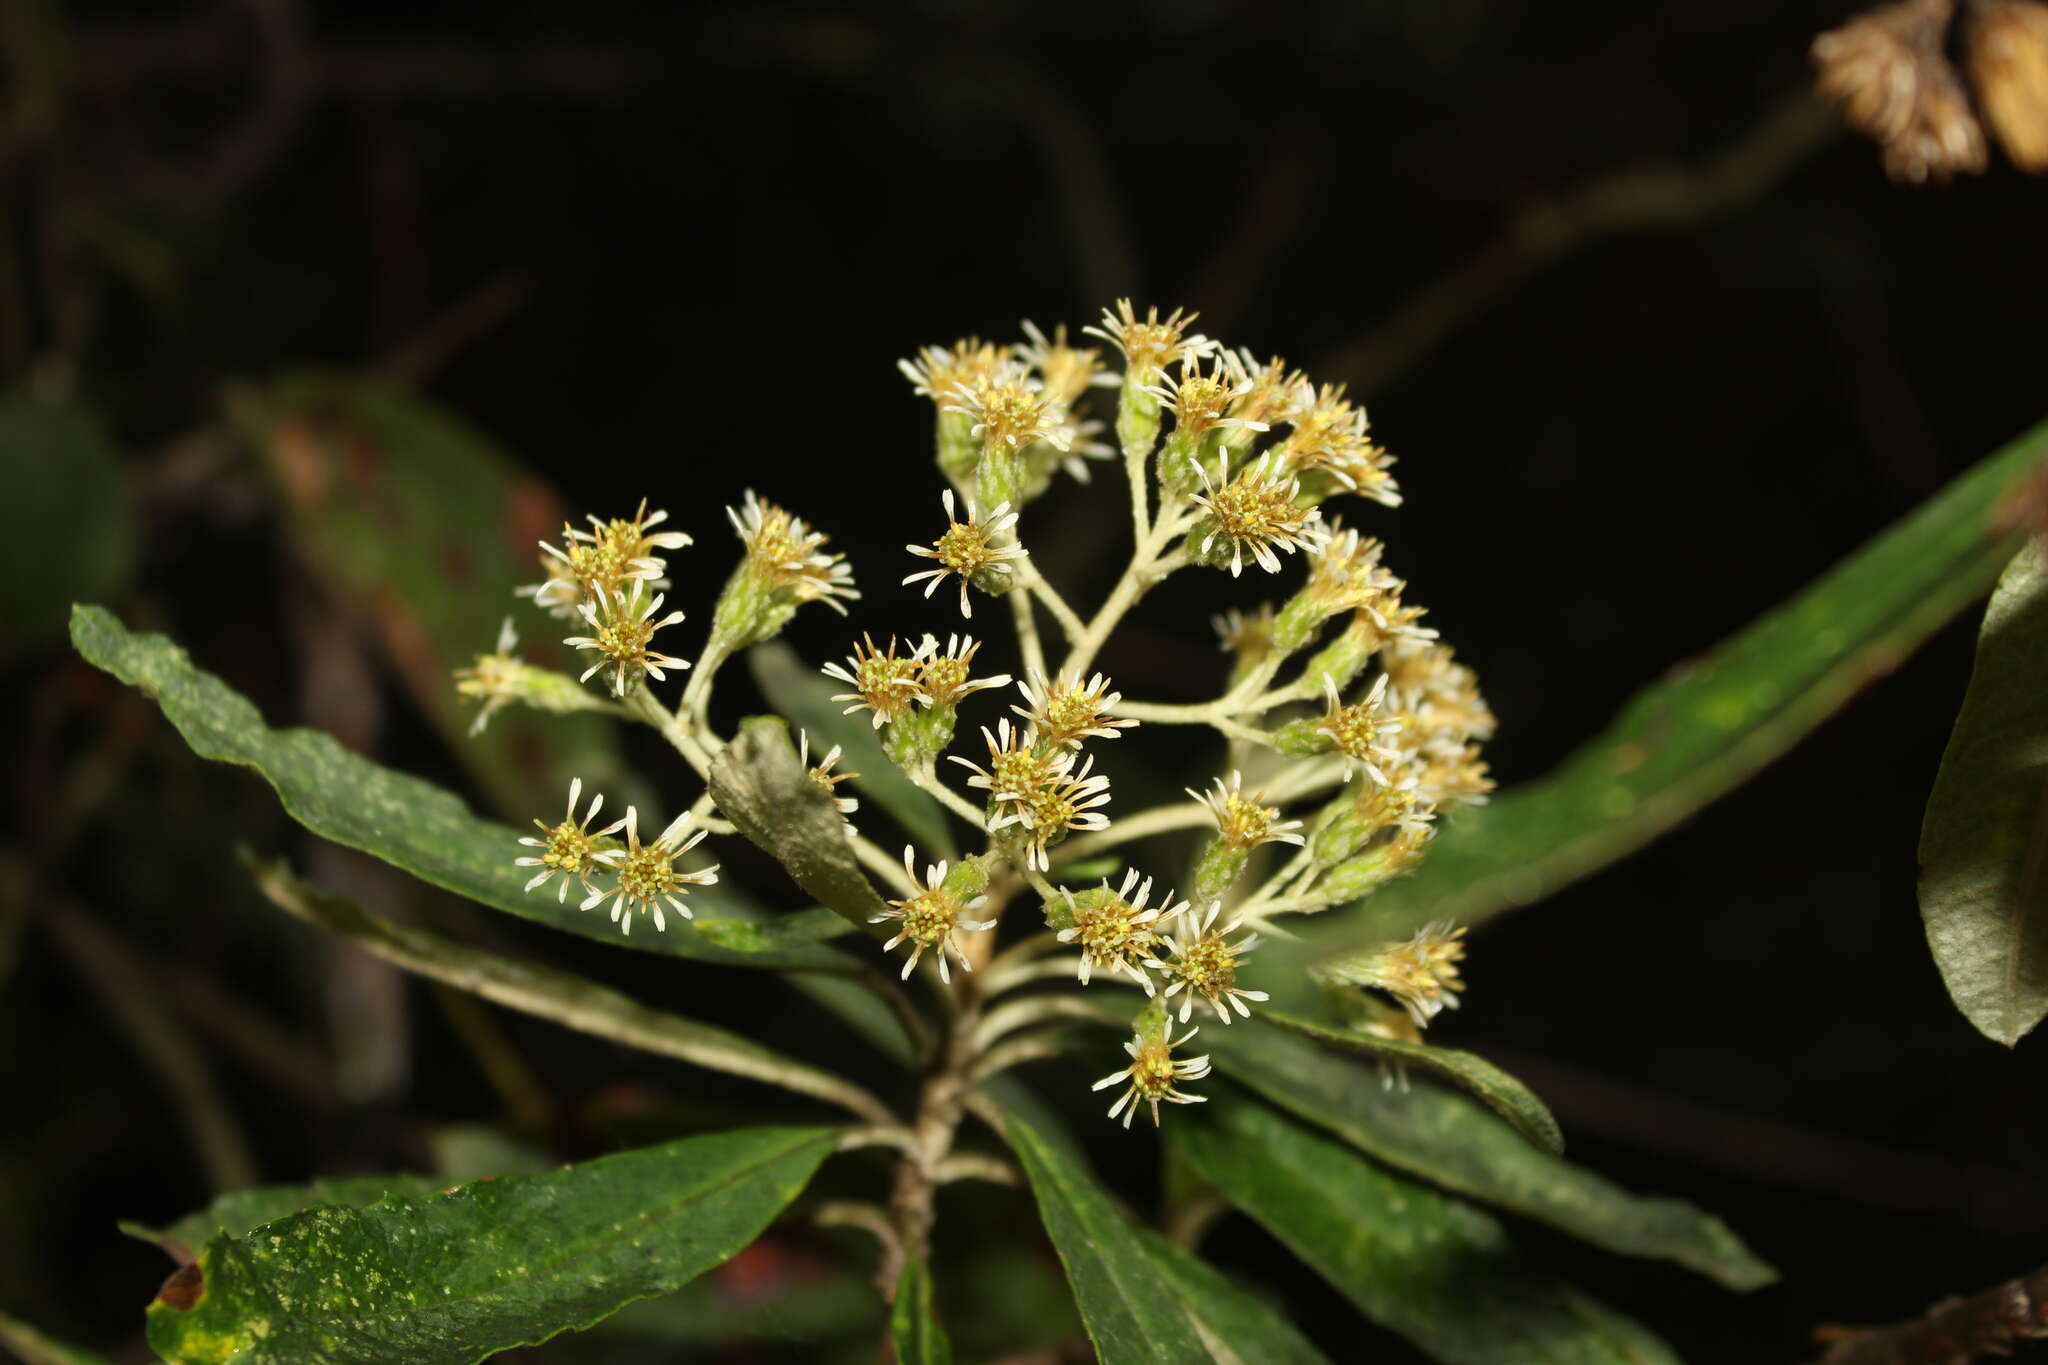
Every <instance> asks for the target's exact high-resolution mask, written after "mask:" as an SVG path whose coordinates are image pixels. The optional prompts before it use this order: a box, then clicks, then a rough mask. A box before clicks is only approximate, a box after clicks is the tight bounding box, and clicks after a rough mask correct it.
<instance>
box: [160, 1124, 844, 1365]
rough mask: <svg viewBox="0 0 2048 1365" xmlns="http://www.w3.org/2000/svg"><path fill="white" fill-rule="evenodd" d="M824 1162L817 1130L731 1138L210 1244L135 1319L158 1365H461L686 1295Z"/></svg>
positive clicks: (284, 1223)
mask: <svg viewBox="0 0 2048 1365" xmlns="http://www.w3.org/2000/svg"><path fill="white" fill-rule="evenodd" d="M831 1149H832V1134H831V1132H830V1131H829V1130H825V1129H816V1128H753V1129H743V1130H740V1131H737V1132H731V1133H719V1134H714V1135H711V1136H706V1137H694V1138H684V1139H682V1140H680V1141H677V1142H671V1143H667V1144H665V1145H663V1146H659V1147H649V1148H644V1149H642V1150H640V1151H635V1152H624V1153H621V1154H619V1155H617V1156H609V1157H601V1158H599V1159H598V1160H595V1161H590V1162H585V1163H584V1164H582V1165H580V1166H574V1167H570V1168H568V1169H565V1170H560V1171H553V1172H550V1173H548V1174H546V1175H527V1176H517V1175H515V1176H504V1177H501V1178H499V1179H495V1180H480V1181H476V1182H474V1183H472V1184H468V1185H460V1186H457V1187H456V1188H455V1189H453V1190H450V1191H448V1192H447V1193H445V1194H438V1195H433V1196H429V1197H425V1198H415V1197H408V1196H405V1195H397V1194H393V1195H387V1196H386V1197H384V1198H383V1199H380V1200H379V1201H378V1202H376V1203H374V1204H371V1205H368V1206H366V1207H362V1208H348V1207H340V1206H337V1207H325V1208H314V1209H310V1210H307V1211H306V1212H303V1213H298V1214H294V1215H292V1216H290V1217H288V1218H284V1219H282V1220H280V1221H277V1222H273V1223H268V1224H264V1225H262V1226H259V1227H257V1228H254V1229H252V1230H251V1231H250V1232H249V1233H247V1234H246V1235H244V1236H242V1237H233V1236H229V1235H227V1234H225V1233H222V1234H218V1235H216V1236H215V1237H214V1238H213V1240H211V1241H210V1242H208V1243H207V1245H206V1247H205V1249H204V1250H203V1251H201V1252H200V1254H199V1258H198V1259H197V1260H196V1261H194V1262H193V1263H192V1265H190V1266H188V1267H186V1269H185V1270H184V1271H182V1272H180V1274H179V1275H178V1276H175V1277H173V1279H172V1280H171V1281H170V1282H169V1283H167V1284H166V1286H165V1289H164V1292H163V1294H162V1295H160V1296H159V1297H158V1299H157V1301H156V1302H155V1303H153V1304H152V1305H150V1310H149V1340H150V1345H152V1346H153V1347H155V1348H156V1350H157V1351H158V1352H159V1353H160V1354H162V1355H163V1356H164V1358H165V1359H166V1360H168V1361H171V1362H173V1363H174V1365H215V1363H216V1362H219V1363H222V1365H224V1363H225V1362H228V1361H234V1362H237V1365H273V1362H275V1365H287V1363H289V1365H347V1363H352V1362H361V1365H388V1362H391V1361H398V1360H403V1361H406V1362H408V1365H469V1362H473V1361H478V1360H482V1359H484V1358H485V1357H487V1356H489V1355H491V1354H492V1353H494V1352H496V1351H500V1350H504V1349H506V1348H507V1347H511V1346H518V1345H529V1344H533V1343H536V1342H540V1341H545V1340H547V1339H548V1338H549V1337H551V1336H554V1335H555V1334H557V1333H558V1332H562V1331H566V1330H569V1329H571V1328H577V1327H587V1326H589V1325H590V1324H592V1323H594V1322H597V1321H599V1320H600V1319H602V1318H604V1317H606V1316H608V1315H610V1314H611V1313H614V1312H616V1311H617V1310H618V1309H619V1308H621V1307H623V1306H625V1305H626V1304H628V1303H631V1302H633V1301H634V1300H636V1299H642V1298H646V1297H648V1296H650V1295H655V1294H664V1293H667V1292H669V1291H671V1290H674V1289H676V1288H679V1287H680V1286H682V1285H684V1284H686V1283H688V1282H689V1281H690V1280H692V1279H694V1278H696V1277H697V1276H698V1275H699V1274H702V1273H703V1272H704V1271H706V1270H708V1269H710V1268H711V1267H713V1266H715V1265H718V1264H719V1263H720V1262H722V1261H724V1260H726V1259H727V1258H728V1257H730V1256H732V1255H733V1254H734V1253H735V1252H737V1251H739V1250H740V1248H742V1247H744V1246H746V1245H747V1243H749V1242H751V1241H753V1240H754V1238H755V1237H757V1236H758V1235H759V1234H760V1232H761V1230H762V1229H763V1228H764V1227H766V1226H767V1224H768V1222H769V1220H770V1219H772V1218H773V1217H774V1216H775V1215H776V1214H777V1213H778V1212H780V1211H781V1210H782V1209H783V1208H784V1207H785V1206H786V1205H787V1204H788V1203H789V1201H790V1200H792V1199H794V1198H795V1197H796V1196H797V1194H798V1193H799V1192H801V1191H802V1189H803V1187H804V1185H805V1184H806V1183H808V1181H809V1180H810V1177H811V1173H812V1172H813V1171H814V1170H816V1169H817V1166H818V1163H819V1162H821V1161H822V1160H824V1158H825V1156H826V1154H827V1153H829V1152H830V1151H831Z"/></svg>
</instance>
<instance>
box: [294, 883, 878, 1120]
mask: <svg viewBox="0 0 2048 1365" xmlns="http://www.w3.org/2000/svg"><path fill="white" fill-rule="evenodd" d="M255 875H256V883H257V885H258V886H259V887H261V888H262V890H263V894H264V895H266V896H268V897H269V898H270V900H271V901H272V902H273V903H274V904H275V905H277V906H278V908H280V909H282V910H284V911H286V912H287V913H289V914H291V915H294V916H296V917H298V918H299V919H302V920H304V921H306V922H307V923H308V924H311V925H313V926H315V927H316V928H320V929H325V930H327V931H329V932H331V933H335V934H339V935H340V936H341V937H343V938H345V939H347V940H349V941H350V942H351V943H354V944H356V945H357V946H358V947H360V948H363V949H365V950H367V951H369V952H371V953H374V954H376V955H377V956H378V957H381V958H383V959H384V960H385V961H387V962H392V963H395V964H397V965H398V966H400V967H403V968H405V969H406V970H407V971H409V972H417V973H418V974H419V975H421V976H425V977H428V978H430V979H432V980H435V981H441V982H445V983H446V984H448V985H450V986H454V987H456V988H457V989H459V990H465V991H469V992H471V993H473V994H475V995H479V996H481V997H483V998H484V999H486V1000H489V1001H491V1002H493V1003H494V1004H499V1005H503V1006H505V1007H507V1008H508V1009H515V1010H521V1011H524V1012H525V1013H527V1014H532V1015H538V1016H539V1017H541V1018H543V1019H552V1020H553V1021H554V1022H556V1023H558V1024H561V1025H563V1026H565V1027H567V1028H573V1029H577V1030H579V1031H581V1032H584V1033H588V1034H591V1035H593V1036H595V1037H599V1038H606V1039H609V1040H611V1041H612V1042H616V1043H623V1044H625V1045H626V1046H628V1047H636V1048H639V1049H641V1050H642V1051H646V1052H653V1053H657V1054H659V1055H661V1056H664V1057H674V1058H677V1059H678V1060H680V1061H685V1062H689V1063H691V1064H692V1065H694V1066H702V1067H708V1068H710V1069H712V1070H714V1071H723V1072H726V1073H728V1074H730V1075H735V1076H745V1077H747V1078H749V1079H751V1080H757V1081H761V1082H763V1083H765V1084H768V1085H777V1086H781V1087H782V1088H783V1089H785V1090H793V1091H795V1092H797V1093H798V1094H802V1095H810V1096H812V1097H813V1098H816V1099H821V1100H824V1101H826V1102H827V1103H830V1104H836V1105H839V1106H841V1107H843V1108H845V1109H848V1110H850V1111H852V1112H853V1113H856V1114H859V1115H860V1116H861V1117H863V1118H865V1119H867V1120H869V1121H870V1122H873V1123H884V1124H886V1123H893V1122H895V1116H894V1115H893V1114H891V1113H890V1112H889V1110H888V1108H887V1107H886V1106H885V1105H883V1104H882V1103H881V1102H880V1101H879V1100H877V1099H875V1098H874V1097H873V1096H871V1095H870V1094H868V1092H867V1091H865V1090H862V1089H861V1088H860V1087H859V1086H856V1085H853V1084H851V1083H850V1082H847V1081H844V1080H841V1079H840V1078H839V1077H837V1076H834V1075H832V1074H831V1073H829V1072H825V1071H820V1070H818V1069H817V1068H816V1067H813V1066H808V1065H806V1064H804V1063H803V1062H799V1061H796V1060H794V1059H792V1058H789V1057H784V1056H783V1055H782V1054H781V1053H778V1052H772V1051H770V1050H769V1049H767V1048H765V1047H762V1046H761V1045H760V1044H758V1043H756V1042H754V1041H753V1040H751V1039H748V1038H742V1037H741V1036H740V1035H738V1034H736V1033H728V1032H727V1031H726V1030H724V1029H721V1028H714V1027H712V1026H711V1025H710V1024H700V1023H698V1022H697V1021H696V1020H694V1019H685V1018H683V1017H682V1016H681V1015H678V1014H669V1013H667V1012H665V1011H662V1010H656V1009H650V1008H648V1007H647V1006H646V1005H643V1004H641V1003H640V1002H639V1001H637V1000H634V999H631V998H629V997H628V996H625V995H622V994H620V993H619V992H617V991H615V990H612V989H610V988H609V987H606V986H600V985H598V984H596V983H595V982H593V981H590V980H588V979H586V978H584V977H581V976H578V975H576V974H575V973H573V972H565V971H559V970H557V969H555V968H553V967H545V966H541V965H540V964H538V963H532V962H520V961H518V960H516V959H513V958H508V957H499V956H498V955H497V954H495V953H487V952H484V951H482V950H481V949H477V948H471V947H467V946H466V945H463V944H460V943H451V942H449V941H448V940H447V939H444V938H440V937H438V936H437V935H434V934H431V933H428V932H427V931H426V930H424V929H415V928H412V927H410V926H408V925H401V924H393V923H392V922H391V921H389V920H387V919H383V918H381V917H380V916H377V915H373V914H371V913H370V912H369V911H367V910H365V909H363V908H362V907H361V906H359V905H357V904H356V903H355V902H354V901H351V900H348V899H346V898H344V897H341V896H336V895H331V894H329V893H327V892H324V891H321V890H320V889H319V888H317V887H314V886H310V885H308V884H307V883H305V882H303V881H300V880H299V879H298V878H297V877H294V876H293V875H292V874H291V871H290V869H288V868H287V867H285V866H284V864H282V863H272V864H268V865H263V866H258V867H256V868H255Z"/></svg>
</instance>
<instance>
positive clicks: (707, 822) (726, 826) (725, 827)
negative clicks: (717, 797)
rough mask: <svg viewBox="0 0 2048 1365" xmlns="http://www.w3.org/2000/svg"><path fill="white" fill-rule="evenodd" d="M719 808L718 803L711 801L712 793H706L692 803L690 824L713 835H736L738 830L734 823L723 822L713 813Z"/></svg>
mask: <svg viewBox="0 0 2048 1365" xmlns="http://www.w3.org/2000/svg"><path fill="white" fill-rule="evenodd" d="M717 808H718V803H717V802H716V801H713V800H712V799H711V793H710V792H709V791H706V792H705V793H704V794H703V795H702V796H700V797H698V798H697V799H696V800H695V801H694V802H692V803H691V805H690V823H691V824H693V825H695V826H696V827H697V828H698V829H705V830H709V831H711V832H712V833H713V834H732V833H735V832H736V830H735V827H734V825H733V823H732V821H730V820H721V819H719V818H718V817H717V816H715V815H713V814H712V813H711V812H712V811H714V810H716V809H717Z"/></svg>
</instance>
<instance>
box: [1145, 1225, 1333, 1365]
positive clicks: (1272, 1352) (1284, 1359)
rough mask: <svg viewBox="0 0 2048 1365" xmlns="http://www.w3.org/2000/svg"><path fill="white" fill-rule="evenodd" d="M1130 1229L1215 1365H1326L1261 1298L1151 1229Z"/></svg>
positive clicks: (1325, 1360)
mask: <svg viewBox="0 0 2048 1365" xmlns="http://www.w3.org/2000/svg"><path fill="white" fill-rule="evenodd" d="M1132 1231H1133V1232H1134V1233H1136V1234H1137V1238H1138V1245H1139V1246H1140V1247H1142V1248H1143V1249H1144V1251H1145V1252H1146V1254H1147V1255H1149V1256H1150V1257H1151V1258H1152V1264H1153V1269H1154V1270H1156V1271H1157V1272H1158V1274H1159V1276H1160V1278H1161V1280H1162V1282H1163V1283H1164V1286H1165V1288H1166V1291H1167V1293H1168V1294H1170V1295H1171V1296H1172V1298H1173V1300H1174V1302H1175V1303H1178V1304H1179V1305H1180V1306H1181V1307H1182V1308H1183V1309H1185V1310H1186V1311H1187V1314H1188V1316H1189V1318H1190V1320H1192V1321H1193V1323H1194V1324H1195V1331H1196V1332H1198V1333H1199V1334H1200V1335H1201V1338H1202V1344H1203V1345H1204V1346H1205V1347H1207V1348H1208V1351H1209V1356H1210V1358H1211V1359H1212V1360H1215V1361H1217V1362H1219V1365H1253V1362H1258V1363H1259V1365H1328V1358H1327V1357H1326V1356H1324V1355H1323V1353H1322V1352H1321V1351H1318V1350H1317V1349H1316V1348H1315V1347H1314V1346H1313V1345H1311V1344H1310V1342H1309V1340H1308V1338H1307V1337H1304V1336H1303V1335H1302V1334H1301V1332H1300V1330H1299V1329H1297V1328H1296V1327H1295V1325H1294V1324H1293V1323H1291V1322H1289V1321H1288V1320H1287V1319H1286V1318H1285V1317H1284V1316H1282V1315H1281V1313H1280V1312H1279V1311H1278V1310H1277V1309H1275V1308H1273V1307H1272V1306H1271V1305H1269V1304H1267V1303H1266V1302H1265V1301H1264V1300H1263V1299H1261V1298H1259V1297H1258V1296H1257V1295H1255V1294H1253V1293H1251V1292H1250V1291H1249V1290H1246V1289H1244V1288H1242V1287H1241V1286H1239V1285H1236V1284H1233V1283H1232V1282H1231V1280H1230V1277H1229V1276H1227V1275H1225V1274H1224V1273H1223V1272H1222V1271H1220V1270H1218V1269H1216V1268H1215V1267H1214V1266H1212V1265H1210V1264H1208V1263H1207V1262H1206V1261H1204V1260H1202V1259H1201V1258H1200V1257H1199V1256H1196V1255H1194V1254H1193V1253H1192V1252H1188V1251H1184V1250H1182V1249H1181V1248H1180V1247H1177V1246H1175V1245H1174V1244H1173V1243H1172V1242H1169V1241H1167V1240H1166V1238H1164V1237H1162V1236H1160V1235H1159V1234H1158V1233H1156V1232H1154V1231H1152V1229H1150V1228H1133V1229H1132Z"/></svg>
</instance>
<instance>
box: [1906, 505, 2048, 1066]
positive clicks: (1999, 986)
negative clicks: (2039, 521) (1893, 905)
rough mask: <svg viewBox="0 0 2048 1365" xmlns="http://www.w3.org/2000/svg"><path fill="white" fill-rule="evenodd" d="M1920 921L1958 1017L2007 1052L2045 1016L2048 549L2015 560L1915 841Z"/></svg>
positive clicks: (1995, 597) (2029, 548)
mask: <svg viewBox="0 0 2048 1365" xmlns="http://www.w3.org/2000/svg"><path fill="white" fill-rule="evenodd" d="M1920 914H1921V916H1922V917H1923V918H1924V919H1925V920H1926V922H1927V943H1928V946H1929V947H1931V948H1932V949H1933V950H1934V960H1935V962H1936V963H1937V964H1938V965H1939V966H1940V967H1941V978H1942V980H1943V981H1945V982H1947V983H1948V993H1949V995H1950V996H1952V997H1954V999H1955V1002H1956V1007H1957V1008H1958V1009H1960V1010H1962V1012H1963V1014H1964V1016H1965V1017H1966V1018H1968V1019H1969V1021H1970V1022H1971V1023H1973V1024H1975V1025H1976V1026H1977V1027H1978V1028H1979V1029H1980V1030H1982V1031H1983V1033H1984V1035H1985V1036H1986V1037H1988V1038H1993V1039H1996V1040H1997V1041H1998V1042H2001V1043H2004V1044H2005V1045H2006V1046H2007V1047H2011V1046H2012V1045H2013V1044H2014V1043H2017V1042H2018V1041H2019V1040H2020V1038H2021V1037H2022V1036H2023V1035H2024V1034H2025V1033H2026V1032H2027V1031H2028V1030H2029V1029H2031V1028H2033V1027H2034V1025H2036V1024H2038V1023H2040V1022H2041V1017H2042V1015H2044V1014H2048V548H2044V545H2043V542H2041V541H2039V540H2032V541H2029V542H2027V544H2026V545H2025V546H2023V547H2022V548H2021V550H2020V552H2019V553H2018V554H2016V555H2014V556H2013V558H2012V562H2011V563H2010V564H2008V565H2007V566H2006V570H2005V576H2004V577H2002V578H2001V579H1999V582H1998V590H1997V591H1996V592H1994V593H1993V594H1992V595H1991V605H1990V606H1989V607H1988V608H1986V609H1985V612H1984V631H1983V634H1982V635H1981V636H1979V638H1978V641H1977V666H1976V669H1975V671H1974V672H1972V674H1971V675H1970V690H1969V693H1968V695H1966V696H1965V697H1964V698H1963V709H1962V713H1961V714H1960V715H1958V716H1957V717H1956V728H1955V733H1954V734H1952V735H1950V736H1949V741H1948V751H1947V752H1946V753H1944V754H1943V755H1942V756H1941V771H1940V773H1939V774H1937V775H1936V777H1935V779H1934V792H1933V794H1932V795H1931V796H1930V797H1929V798H1928V801H1927V820H1926V823H1925V825H1923V826H1922V828H1921V831H1920Z"/></svg>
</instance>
